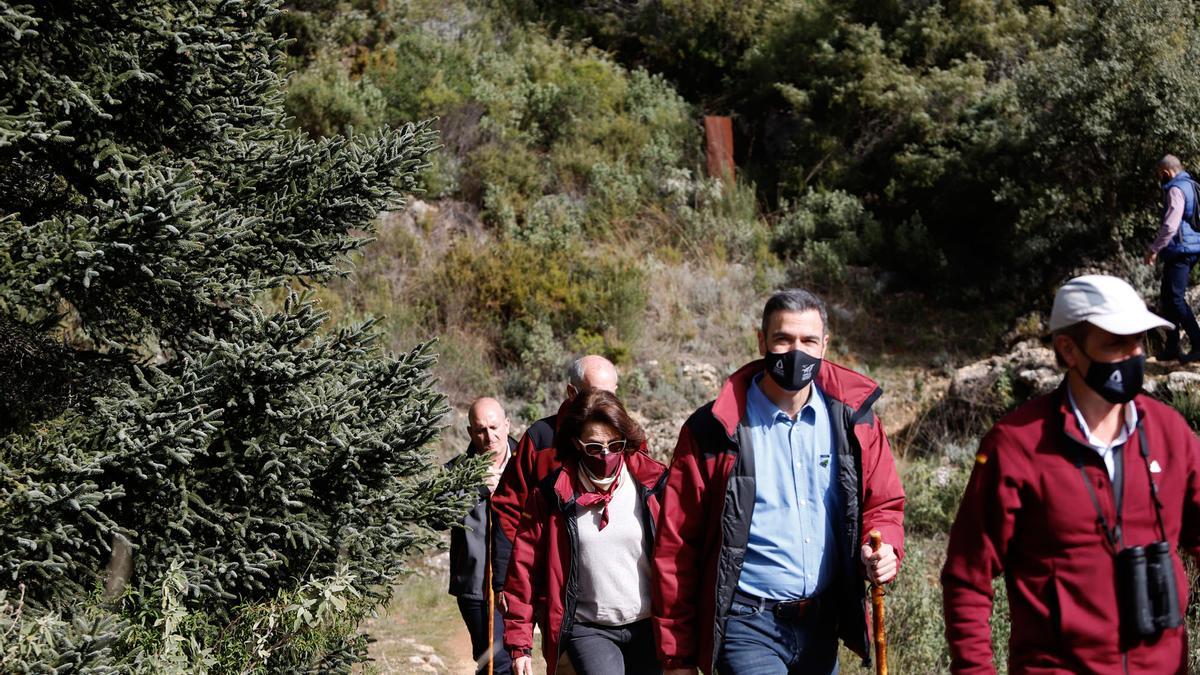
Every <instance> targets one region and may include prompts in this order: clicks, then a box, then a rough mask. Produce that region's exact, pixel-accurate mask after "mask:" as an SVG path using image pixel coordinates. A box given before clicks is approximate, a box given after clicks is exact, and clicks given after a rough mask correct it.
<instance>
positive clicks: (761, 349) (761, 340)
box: [755, 328, 767, 356]
mask: <svg viewBox="0 0 1200 675" xmlns="http://www.w3.org/2000/svg"><path fill="white" fill-rule="evenodd" d="M755 332H756V333H757V334H758V355H759V356H766V355H767V336H765V335H763V332H762V329H761V328H759V329H757V330H756V331H755Z"/></svg>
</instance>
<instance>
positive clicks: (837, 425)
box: [654, 289, 904, 675]
mask: <svg viewBox="0 0 1200 675" xmlns="http://www.w3.org/2000/svg"><path fill="white" fill-rule="evenodd" d="M826 326H827V318H826V311H825V305H824V303H823V302H822V301H821V300H820V299H819V298H817V297H816V296H815V295H813V294H812V293H809V292H808V291H805V290H801V289H793V290H786V291H781V292H779V293H776V294H775V295H773V296H772V297H771V298H770V299H769V300H768V301H767V303H766V306H765V307H764V308H763V312H762V327H761V329H760V330H759V332H758V346H759V353H760V354H761V355H762V356H763V358H762V359H761V360H758V361H754V362H752V363H749V364H747V365H745V366H743V367H742V368H741V369H740V370H738V371H737V372H736V373H734V374H733V375H732V376H731V377H730V378H729V380H728V381H727V382H726V383H725V385H724V387H723V388H722V389H721V392H720V394H719V395H718V397H717V399H716V401H713V402H711V403H709V404H707V405H705V406H704V407H702V408H700V409H699V410H697V411H696V412H695V413H694V414H693V415H692V416H691V417H690V418H689V419H688V421H687V422H686V423H685V424H684V426H683V428H682V429H681V430H680V434H679V442H678V445H676V447H675V454H674V458H673V459H672V461H671V470H670V477H669V479H668V481H667V488H666V491H665V492H664V493H663V515H662V518H661V519H660V521H659V531H658V538H657V543H656V546H655V554H654V559H655V572H656V576H655V580H656V582H655V594H654V622H655V632H656V636H657V638H658V645H659V652H660V657H661V660H662V662H663V665H664V666H666V668H667V669H668V673H695V672H696V670H697V668H699V669H700V670H703V671H704V672H706V673H712V672H714V669H715V670H716V671H719V672H720V673H721V674H722V675H739V674H741V673H755V674H774V673H778V674H780V675H782V674H784V673H814V674H815V673H832V672H837V670H838V655H837V654H838V638H839V637H840V638H841V639H842V640H843V641H844V642H845V644H846V646H848V647H849V648H850V649H852V650H853V651H855V652H856V653H858V654H859V655H860V656H862V657H863V659H864V661H867V660H869V656H868V654H869V651H868V646H869V642H868V635H867V634H868V623H867V614H866V589H865V587H864V582H865V581H867V580H869V581H872V582H876V583H886V582H888V581H890V580H892V579H893V578H894V577H895V576H896V573H897V570H898V569H899V564H900V557H901V555H902V549H903V545H904V491H903V489H902V488H901V486H900V479H899V477H898V476H897V474H896V467H895V463H894V461H893V459H892V454H891V448H890V446H889V445H888V440H887V436H886V435H885V434H884V432H883V426H882V424H881V423H880V421H879V419H878V418H877V417H876V416H875V414H874V413H873V412H872V409H871V408H872V405H873V404H874V402H875V401H876V400H878V398H879V396H880V394H881V393H882V392H881V390H880V388H879V386H878V385H877V384H876V383H875V382H873V381H871V380H870V379H868V378H866V377H864V376H862V375H860V374H858V373H855V372H853V371H851V370H849V369H846V368H843V367H842V366H839V365H836V364H834V363H832V362H829V361H825V360H824V357H825V351H826V348H827V347H828V345H829V335H828V333H827V331H826ZM873 529H875V530H879V531H880V532H881V533H882V534H883V541H884V542H885V543H884V545H883V546H882V547H881V548H880V550H879V551H878V552H874V553H872V551H871V549H870V547H869V545H868V534H869V532H870V531H871V530H873Z"/></svg>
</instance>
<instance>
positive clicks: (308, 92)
mask: <svg viewBox="0 0 1200 675" xmlns="http://www.w3.org/2000/svg"><path fill="white" fill-rule="evenodd" d="M384 106H385V102H384V99H383V94H382V93H380V91H379V89H377V88H376V87H375V86H374V85H373V84H371V82H370V81H367V80H362V79H358V80H353V79H351V78H350V76H349V74H348V73H347V72H346V71H345V70H343V69H342V68H341V67H339V66H338V65H337V64H335V63H332V62H331V61H330V60H328V59H320V60H317V61H315V62H314V63H313V64H312V65H311V66H309V67H308V68H307V69H306V70H304V71H302V72H299V73H296V74H295V75H293V76H292V78H291V80H289V81H288V88H287V98H286V99H284V109H285V110H286V111H287V114H288V115H289V116H290V117H292V123H293V125H295V126H296V127H297V128H300V129H303V130H305V131H307V132H308V133H310V134H312V135H313V136H334V135H337V134H347V133H350V132H351V131H352V130H354V129H358V130H366V129H374V128H376V127H378V126H379V124H380V123H381V122H382V121H383V114H384Z"/></svg>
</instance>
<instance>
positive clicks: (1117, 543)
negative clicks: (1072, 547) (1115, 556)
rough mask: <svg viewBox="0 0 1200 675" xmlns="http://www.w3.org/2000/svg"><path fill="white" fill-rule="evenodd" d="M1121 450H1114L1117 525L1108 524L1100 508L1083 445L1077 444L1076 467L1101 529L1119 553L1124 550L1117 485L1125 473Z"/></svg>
mask: <svg viewBox="0 0 1200 675" xmlns="http://www.w3.org/2000/svg"><path fill="white" fill-rule="evenodd" d="M1120 451H1121V448H1119V447H1118V448H1114V449H1113V453H1114V456H1113V463H1114V469H1115V475H1114V477H1113V501H1114V506H1116V511H1117V522H1116V524H1115V525H1111V526H1110V525H1109V524H1108V518H1107V517H1106V516H1105V515H1104V509H1102V508H1100V499H1099V498H1098V497H1096V488H1094V487H1092V481H1091V479H1090V478H1088V475H1087V471H1086V470H1085V469H1084V468H1083V453H1084V448H1083V446H1082V445H1079V444H1078V443H1075V466H1076V468H1078V469H1079V475H1080V476H1081V477H1082V478H1083V485H1084V487H1086V488H1087V491H1088V496H1089V497H1091V498H1092V506H1093V507H1095V509H1096V517H1097V519H1098V520H1099V521H1100V527H1102V528H1103V529H1104V536H1105V537H1107V538H1108V543H1109V545H1110V546H1112V547H1113V550H1114V551H1119V550H1121V549H1122V548H1124V545H1123V543H1122V539H1123V537H1122V536H1121V501H1122V500H1121V497H1120V493H1118V492H1117V488H1116V483H1117V482H1118V481H1121V480H1122V478H1123V476H1122V475H1121V474H1122V473H1123V472H1122V471H1121V457H1120V456H1119V454H1117V453H1119V452H1120Z"/></svg>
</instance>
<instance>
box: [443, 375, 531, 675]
mask: <svg viewBox="0 0 1200 675" xmlns="http://www.w3.org/2000/svg"><path fill="white" fill-rule="evenodd" d="M508 430H509V422H508V415H507V414H505V412H504V408H503V406H501V405H500V402H499V401H497V400H496V399H494V398H486V397H485V398H480V399H478V400H476V401H475V402H474V403H472V404H471V408H470V410H469V411H468V413H467V434H468V435H469V436H470V437H471V443H470V445H468V446H467V450H466V452H464V453H463V454H461V455H459V456H457V457H455V458H454V459H452V460H450V463H451V464H452V465H453V464H455V463H458V462H462V461H465V460H466V459H467V458H471V457H478V456H481V455H482V456H484V457H487V458H488V459H489V460H490V461H489V462H488V468H487V474H486V476H485V478H484V484H483V485H481V486H480V487H479V495H478V500H477V501H476V502H475V505H474V506H473V507H472V508H471V510H470V511H469V512H468V513H467V515H466V516H465V517H464V518H463V521H462V525H463V526H462V527H461V528H454V529H453V530H451V532H450V595H453V596H455V597H456V598H457V599H458V611H459V613H460V614H461V615H462V618H463V622H464V623H466V625H467V632H468V633H469V634H470V636H471V655H472V657H474V659H475V664H476V671H475V672H476V674H477V675H484V674H485V673H487V672H488V643H489V639H488V593H490V592H491V588H489V587H488V586H487V583H486V581H487V564H488V553H489V549H488V538H487V535H488V519H489V518H491V509H490V508H489V502H490V498H491V494H492V490H494V489H495V488H496V483H497V482H498V481H499V480H500V473H501V472H502V471H503V470H504V467H505V466H506V465H507V464H508V461H509V458H510V457H511V455H512V452H513V450H515V449H516V447H517V444H516V441H514V440H513V439H512V437H511V436H509V435H508ZM493 612H494V614H493V624H492V626H493V631H492V636H491V637H492V640H490V642H491V644H492V656H493V658H494V663H493V671H492V672H494V673H496V675H507V674H508V673H509V672H511V668H510V663H511V662H510V659H509V655H508V652H507V651H506V650H505V649H504V620H503V617H502V616H501V615H500V613H499V612H497V611H495V610H493Z"/></svg>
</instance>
